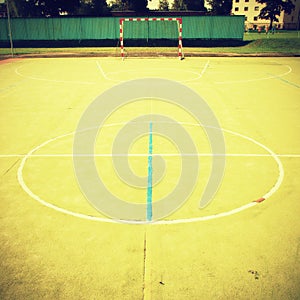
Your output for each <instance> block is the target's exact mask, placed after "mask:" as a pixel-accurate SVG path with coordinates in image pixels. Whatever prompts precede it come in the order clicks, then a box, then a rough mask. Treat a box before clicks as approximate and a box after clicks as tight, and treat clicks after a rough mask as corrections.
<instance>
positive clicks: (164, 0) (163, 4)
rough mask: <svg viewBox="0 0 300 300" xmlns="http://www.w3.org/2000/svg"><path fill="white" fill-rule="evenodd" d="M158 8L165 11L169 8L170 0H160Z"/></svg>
mask: <svg viewBox="0 0 300 300" xmlns="http://www.w3.org/2000/svg"><path fill="white" fill-rule="evenodd" d="M158 9H159V10H163V11H168V10H169V1H168V0H159V4H158Z"/></svg>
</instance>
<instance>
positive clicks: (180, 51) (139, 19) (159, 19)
mask: <svg viewBox="0 0 300 300" xmlns="http://www.w3.org/2000/svg"><path fill="white" fill-rule="evenodd" d="M152 21H154V22H155V21H171V22H177V26H178V58H179V59H183V56H184V55H183V49H182V18H121V19H120V48H121V57H122V59H124V22H152Z"/></svg>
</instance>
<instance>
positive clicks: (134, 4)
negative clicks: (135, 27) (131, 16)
mask: <svg viewBox="0 0 300 300" xmlns="http://www.w3.org/2000/svg"><path fill="white" fill-rule="evenodd" d="M147 5H148V0H129V9H131V10H134V11H136V12H145V11H147V10H148V8H147Z"/></svg>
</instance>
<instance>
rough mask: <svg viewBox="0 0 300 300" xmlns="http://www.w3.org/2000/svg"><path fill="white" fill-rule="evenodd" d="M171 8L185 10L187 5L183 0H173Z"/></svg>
mask: <svg viewBox="0 0 300 300" xmlns="http://www.w3.org/2000/svg"><path fill="white" fill-rule="evenodd" d="M172 9H173V10H187V6H186V4H185V1H184V0H174V2H173V4H172Z"/></svg>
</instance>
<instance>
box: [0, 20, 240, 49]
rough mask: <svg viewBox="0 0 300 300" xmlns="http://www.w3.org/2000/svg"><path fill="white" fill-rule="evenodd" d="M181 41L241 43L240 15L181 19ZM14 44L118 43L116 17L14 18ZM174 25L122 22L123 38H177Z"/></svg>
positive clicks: (2, 35) (0, 26) (3, 36)
mask: <svg viewBox="0 0 300 300" xmlns="http://www.w3.org/2000/svg"><path fill="white" fill-rule="evenodd" d="M182 23H183V32H182V35H183V39H184V40H185V39H202V40H214V39H235V40H242V39H243V33H244V17H243V16H184V17H182ZM11 30H12V38H13V40H14V41H87V40H97V41H108V40H110V41H117V40H118V39H119V18H117V17H103V18H91V17H82V18H78V17H77V18H71V17H65V18H64V17H61V18H14V19H11ZM176 38H178V29H177V23H176V22H171V21H156V22H155V21H153V22H125V24H124V39H125V40H126V39H154V40H155V39H158V40H159V39H176ZM0 42H2V44H3V42H7V43H8V42H9V34H8V25H7V19H0Z"/></svg>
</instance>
